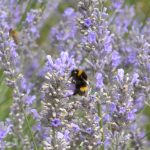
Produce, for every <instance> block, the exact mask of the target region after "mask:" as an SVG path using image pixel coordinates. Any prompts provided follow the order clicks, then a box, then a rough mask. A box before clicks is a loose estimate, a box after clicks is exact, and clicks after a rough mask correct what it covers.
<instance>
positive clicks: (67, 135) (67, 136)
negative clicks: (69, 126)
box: [64, 130, 70, 142]
mask: <svg viewBox="0 0 150 150" xmlns="http://www.w3.org/2000/svg"><path fill="white" fill-rule="evenodd" d="M64 138H65V140H66V142H69V141H70V131H69V130H65V131H64Z"/></svg>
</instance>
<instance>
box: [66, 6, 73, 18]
mask: <svg viewBox="0 0 150 150" xmlns="http://www.w3.org/2000/svg"><path fill="white" fill-rule="evenodd" d="M73 13H74V9H73V8H71V7H70V8H66V9H65V11H64V16H71V15H72V14H73Z"/></svg>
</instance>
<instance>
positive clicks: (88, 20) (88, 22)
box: [84, 18, 92, 27]
mask: <svg viewBox="0 0 150 150" xmlns="http://www.w3.org/2000/svg"><path fill="white" fill-rule="evenodd" d="M84 25H85V26H86V27H90V26H91V25H92V21H91V19H90V18H87V19H84Z"/></svg>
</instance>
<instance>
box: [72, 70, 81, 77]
mask: <svg viewBox="0 0 150 150" xmlns="http://www.w3.org/2000/svg"><path fill="white" fill-rule="evenodd" d="M78 72H79V70H78V69H73V70H72V71H71V74H70V77H75V76H77V75H78Z"/></svg>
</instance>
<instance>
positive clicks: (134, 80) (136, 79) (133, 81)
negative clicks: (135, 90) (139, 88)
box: [131, 73, 139, 84]
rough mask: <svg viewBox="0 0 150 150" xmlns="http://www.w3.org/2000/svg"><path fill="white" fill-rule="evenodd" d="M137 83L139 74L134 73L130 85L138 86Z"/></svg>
mask: <svg viewBox="0 0 150 150" xmlns="http://www.w3.org/2000/svg"><path fill="white" fill-rule="evenodd" d="M138 82H139V74H138V73H134V74H133V78H132V81H131V83H132V84H135V83H137V84H138Z"/></svg>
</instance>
